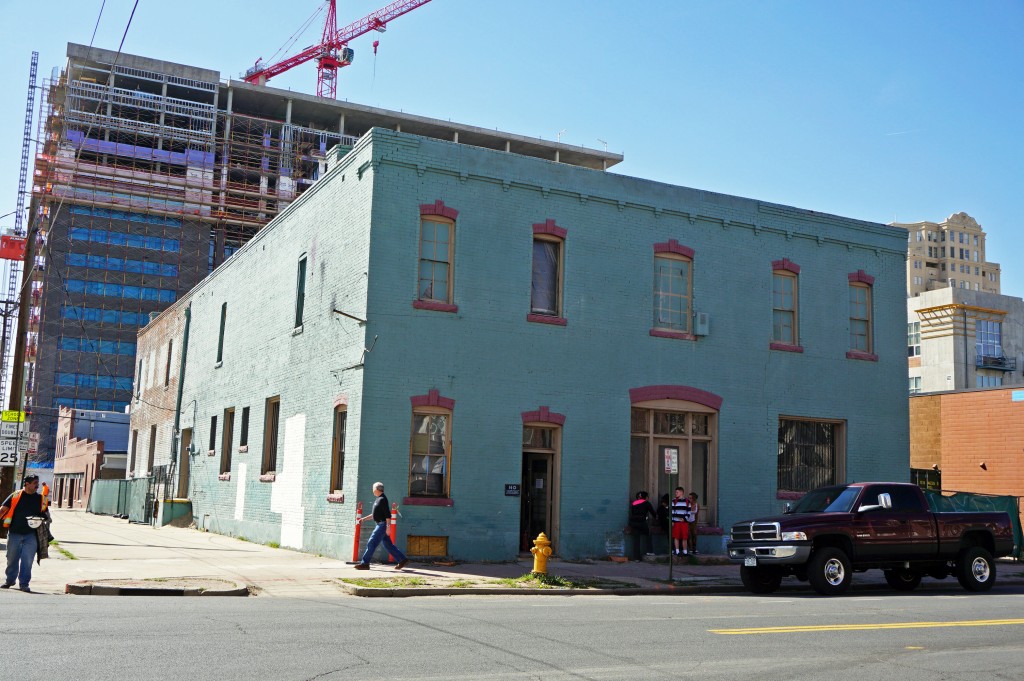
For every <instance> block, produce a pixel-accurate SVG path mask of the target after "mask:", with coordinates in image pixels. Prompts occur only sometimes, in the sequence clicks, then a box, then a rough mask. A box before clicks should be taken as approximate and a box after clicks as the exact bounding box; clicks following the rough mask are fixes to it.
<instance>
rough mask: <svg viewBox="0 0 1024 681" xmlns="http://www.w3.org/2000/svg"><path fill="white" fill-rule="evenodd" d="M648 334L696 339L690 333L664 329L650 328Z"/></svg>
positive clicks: (659, 336)
mask: <svg viewBox="0 0 1024 681" xmlns="http://www.w3.org/2000/svg"><path fill="white" fill-rule="evenodd" d="M650 334H651V335H652V336H654V337H655V338H675V339H676V340H692V341H695V340H697V337H696V336H694V335H693V334H692V333H685V332H683V331H668V330H666V329H651V331H650Z"/></svg>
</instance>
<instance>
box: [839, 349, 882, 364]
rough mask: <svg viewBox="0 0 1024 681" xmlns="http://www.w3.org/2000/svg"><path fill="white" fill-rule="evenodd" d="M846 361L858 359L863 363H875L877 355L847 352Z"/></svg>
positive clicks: (856, 351)
mask: <svg viewBox="0 0 1024 681" xmlns="http://www.w3.org/2000/svg"><path fill="white" fill-rule="evenodd" d="M846 359H860V360H864V361H865V362H877V361H878V355H874V354H872V353H870V352H861V351H860V350H847V351H846Z"/></svg>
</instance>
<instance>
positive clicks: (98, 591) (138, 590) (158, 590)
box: [64, 582, 250, 596]
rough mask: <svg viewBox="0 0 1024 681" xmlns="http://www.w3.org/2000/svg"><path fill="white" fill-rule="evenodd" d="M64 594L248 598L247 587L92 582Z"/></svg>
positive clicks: (70, 587)
mask: <svg viewBox="0 0 1024 681" xmlns="http://www.w3.org/2000/svg"><path fill="white" fill-rule="evenodd" d="M64 593H66V594H70V595H73V596H248V595H250V589H249V587H247V586H236V587H233V588H230V589H200V588H198V587H197V588H187V587H186V588H172V587H159V586H155V587H154V586H110V585H108V584H94V583H92V582H75V583H72V584H66V585H65V586H64Z"/></svg>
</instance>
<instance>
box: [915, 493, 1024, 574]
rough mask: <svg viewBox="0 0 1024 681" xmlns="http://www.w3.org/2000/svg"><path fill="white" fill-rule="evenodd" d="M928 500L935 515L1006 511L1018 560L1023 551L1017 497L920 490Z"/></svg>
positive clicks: (1015, 556)
mask: <svg viewBox="0 0 1024 681" xmlns="http://www.w3.org/2000/svg"><path fill="white" fill-rule="evenodd" d="M921 491H923V492H924V496H925V498H926V499H927V500H928V507H929V508H930V509H931V510H932V511H934V512H936V513H948V512H952V511H988V512H991V511H1006V512H1007V513H1008V514H1009V516H1010V523H1011V524H1012V525H1013V543H1014V553H1013V557H1014V558H1017V559H1020V557H1021V551H1022V549H1024V532H1022V531H1021V522H1020V503H1019V500H1018V498H1017V497H1011V496H1000V495H996V494H978V493H975V492H951V491H947V490H942V491H939V492H933V491H931V490H921Z"/></svg>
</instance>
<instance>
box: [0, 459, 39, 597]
mask: <svg viewBox="0 0 1024 681" xmlns="http://www.w3.org/2000/svg"><path fill="white" fill-rule="evenodd" d="M46 506H47V505H46V498H45V497H44V496H43V495H42V494H39V476H38V475H32V474H30V475H26V476H25V482H24V487H22V488H21V489H20V490H18V491H17V492H15V493H14V494H12V495H11V496H9V497H7V499H6V500H4V503H3V505H2V506H0V518H3V524H4V528H5V529H6V530H7V573H6V579H5V580H4V583H3V584H2V585H0V589H10V588H11V587H12V586H14V582H15V581H16V580H17V582H18V588H19V589H21V590H22V591H31V589H29V586H28V585H29V582H30V581H32V561H34V560H35V558H36V553H37V552H38V550H39V537H38V533H37V531H36V530H37V529H38V527H39V523H41V522H42V521H43V520H44V519H48V518H49V516H50V512H49V511H48V510H47V508H46Z"/></svg>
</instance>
